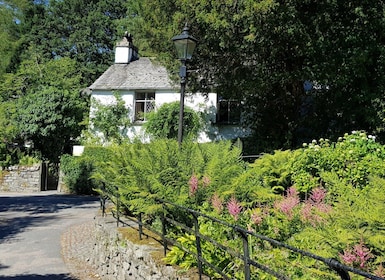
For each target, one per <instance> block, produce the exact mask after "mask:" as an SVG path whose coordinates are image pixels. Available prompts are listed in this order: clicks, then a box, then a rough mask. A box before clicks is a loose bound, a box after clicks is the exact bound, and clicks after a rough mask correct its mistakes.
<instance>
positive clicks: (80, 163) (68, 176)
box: [60, 146, 110, 194]
mask: <svg viewBox="0 0 385 280" xmlns="http://www.w3.org/2000/svg"><path fill="white" fill-rule="evenodd" d="M109 157H110V152H109V149H108V148H105V147H99V146H95V147H85V148H84V152H83V155H81V156H79V157H74V156H70V155H63V156H62V158H61V162H60V170H61V171H62V173H63V176H64V177H63V181H64V183H65V185H66V186H67V187H68V189H69V191H70V192H72V193H76V194H95V193H96V191H95V190H96V189H100V185H98V182H96V181H95V180H93V179H92V178H91V177H92V174H93V172H94V170H95V168H96V166H97V165H98V164H99V163H100V162H105V161H106V160H108V158H109Z"/></svg>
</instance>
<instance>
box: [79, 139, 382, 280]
mask: <svg viewBox="0 0 385 280" xmlns="http://www.w3.org/2000/svg"><path fill="white" fill-rule="evenodd" d="M106 151H108V153H107V154H108V156H105V155H106V154H105V153H104V152H103V153H102V154H103V157H100V158H103V159H99V160H97V161H96V160H95V161H94V162H93V165H92V166H93V168H94V169H93V173H92V174H93V175H92V178H93V182H95V183H97V185H94V186H98V187H100V186H103V188H102V189H99V192H100V193H103V194H105V195H108V196H110V198H111V200H112V201H115V198H116V197H119V198H120V201H121V202H122V204H123V206H124V208H125V210H127V211H129V212H131V213H139V212H142V213H145V217H147V221H148V222H149V223H151V222H154V223H156V222H157V221H156V219H154V214H155V213H156V212H157V211H160V210H161V209H160V206H159V205H158V204H157V203H156V202H155V198H163V199H166V200H168V201H172V202H175V203H177V204H180V205H184V206H187V207H190V208H194V209H198V210H199V211H201V212H203V213H205V214H208V215H210V216H214V217H217V218H220V219H222V220H225V221H227V222H230V223H236V224H238V225H240V226H242V227H244V228H247V229H249V230H251V231H255V232H257V233H259V234H262V235H266V236H269V237H271V238H274V239H276V240H279V241H282V242H284V243H287V244H290V245H292V246H295V247H298V248H301V249H304V250H306V251H311V252H313V253H315V254H317V255H321V256H323V257H326V258H337V259H338V260H339V261H341V262H343V263H345V264H347V265H351V266H354V267H357V268H359V269H361V270H365V271H369V272H371V273H375V274H377V275H379V276H382V277H383V276H384V269H383V266H384V263H385V217H384V215H383V213H385V187H384V186H385V176H384V175H385V174H384V172H385V161H384V159H385V148H384V146H382V145H380V144H378V143H376V142H375V138H374V137H373V136H370V135H366V134H365V133H364V132H353V133H352V134H346V135H344V137H341V138H340V139H339V140H338V141H337V142H336V143H332V142H330V141H328V140H326V139H321V140H319V141H316V140H313V141H312V143H309V144H304V147H303V148H302V149H298V150H294V151H289V150H287V151H276V152H274V153H273V154H265V155H263V156H262V157H261V158H260V159H258V160H256V161H255V162H254V163H251V164H248V163H245V162H243V161H242V160H241V159H240V150H239V149H238V148H236V147H234V146H232V145H231V143H228V142H220V143H208V144H194V143H190V142H187V141H186V142H184V143H183V145H182V147H181V148H180V147H179V146H178V144H177V142H176V141H173V140H157V141H154V142H152V143H151V144H142V143H133V144H123V145H120V146H111V147H109V148H108V149H106ZM91 154H92V153H91ZM90 156H91V155H90V154H88V155H87V152H86V153H85V155H83V156H82V157H81V158H83V157H84V158H90ZM91 158H92V157H91ZM79 160H80V158H79ZM172 211H174V212H172ZM169 214H170V215H173V216H174V217H178V218H180V219H181V220H182V221H184V222H185V223H190V220H189V219H187V218H186V217H184V215H183V214H182V213H180V212H178V211H177V210H171V212H169ZM200 227H201V232H202V233H203V234H208V235H210V236H211V238H213V239H215V240H217V241H220V242H223V243H225V244H227V245H228V246H231V247H234V248H235V249H237V248H242V244H241V240H240V239H239V238H238V237H237V236H236V235H234V233H232V232H230V231H229V230H228V229H224V228H223V227H221V226H218V225H215V224H212V223H210V222H207V221H200ZM174 234H175V235H177V234H178V233H177V231H176V232H174ZM178 237H179V240H180V242H182V243H183V244H184V245H185V246H187V247H190V248H191V250H193V251H194V246H195V245H194V242H193V237H192V236H190V235H183V236H178ZM251 244H252V245H251V248H250V251H251V253H252V256H253V257H254V258H255V259H257V260H258V262H260V263H262V264H264V265H267V266H269V267H271V268H273V269H278V270H281V271H284V272H285V274H287V275H288V276H289V277H290V278H291V279H335V275H334V273H333V272H331V271H330V270H328V268H326V267H325V266H322V265H320V264H319V263H316V262H315V261H312V260H310V259H305V258H302V257H299V256H296V255H293V254H290V253H289V252H286V251H284V250H281V249H277V248H274V247H271V246H270V245H268V244H266V243H264V242H260V241H258V240H254V241H253V242H252V243H251ZM202 248H203V254H204V257H205V258H207V259H211V260H213V261H214V262H215V263H216V264H220V266H221V267H222V268H223V271H224V272H225V273H229V275H231V277H234V278H240V277H241V274H242V268H241V264H240V263H238V262H237V261H234V259H233V258H232V257H231V256H228V255H226V254H223V253H220V252H219V251H218V248H212V245H210V244H208V243H205V242H203V244H202ZM166 259H167V260H168V261H169V262H170V263H175V264H179V265H181V266H183V267H190V266H191V265H194V264H195V261H194V259H191V258H189V257H186V256H185V254H184V253H183V252H182V251H180V249H178V248H177V247H175V248H174V249H172V250H171V252H170V253H169V254H168V256H167V258H166ZM234 271H239V272H237V273H236V274H233V272H234ZM206 273H208V274H210V273H212V272H211V271H209V270H208V271H206ZM256 277H257V278H258V279H270V278H269V276H268V275H265V274H264V273H262V272H258V273H257V276H256Z"/></svg>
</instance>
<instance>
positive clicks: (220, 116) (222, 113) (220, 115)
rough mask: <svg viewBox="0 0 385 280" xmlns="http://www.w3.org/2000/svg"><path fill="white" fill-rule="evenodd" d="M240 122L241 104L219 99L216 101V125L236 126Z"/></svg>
mask: <svg viewBox="0 0 385 280" xmlns="http://www.w3.org/2000/svg"><path fill="white" fill-rule="evenodd" d="M240 121H241V102H239V101H237V100H225V99H220V100H219V101H218V112H217V123H222V124H238V123H240Z"/></svg>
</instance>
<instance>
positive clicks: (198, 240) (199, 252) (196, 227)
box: [192, 213, 203, 280]
mask: <svg viewBox="0 0 385 280" xmlns="http://www.w3.org/2000/svg"><path fill="white" fill-rule="evenodd" d="M192 216H193V218H194V231H195V242H196V246H197V261H198V271H199V280H202V274H203V269H202V262H201V257H202V248H201V238H200V236H199V222H198V217H197V215H196V214H194V213H193V214H192Z"/></svg>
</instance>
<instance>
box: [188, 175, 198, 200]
mask: <svg viewBox="0 0 385 280" xmlns="http://www.w3.org/2000/svg"><path fill="white" fill-rule="evenodd" d="M188 184H189V186H190V195H194V194H195V193H196V191H197V190H198V177H197V176H195V175H192V176H191V178H190V180H189V182H188Z"/></svg>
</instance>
